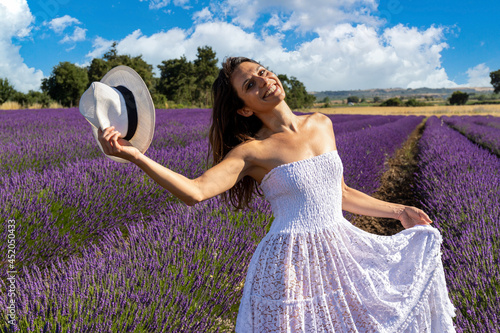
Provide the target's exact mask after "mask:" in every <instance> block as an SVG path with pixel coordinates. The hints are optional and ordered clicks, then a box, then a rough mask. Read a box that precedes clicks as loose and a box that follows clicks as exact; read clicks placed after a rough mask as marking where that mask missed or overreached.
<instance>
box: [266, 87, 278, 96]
mask: <svg viewBox="0 0 500 333" xmlns="http://www.w3.org/2000/svg"><path fill="white" fill-rule="evenodd" d="M275 90H276V86H275V85H272V86H271V87H269V89H268V90H267V91H266V94H265V95H264V97H267V96H269V95H270V94H272V93H273V92H274V91H275Z"/></svg>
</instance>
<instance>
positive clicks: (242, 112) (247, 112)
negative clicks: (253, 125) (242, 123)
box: [236, 106, 253, 117]
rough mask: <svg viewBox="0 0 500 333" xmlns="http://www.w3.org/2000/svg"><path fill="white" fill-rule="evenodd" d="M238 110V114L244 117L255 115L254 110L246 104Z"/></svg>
mask: <svg viewBox="0 0 500 333" xmlns="http://www.w3.org/2000/svg"><path fill="white" fill-rule="evenodd" d="M236 112H238V114H239V115H241V116H243V117H250V116H251V115H253V111H252V110H250V109H249V108H247V107H246V106H244V107H242V108H241V109H238V110H237V111H236Z"/></svg>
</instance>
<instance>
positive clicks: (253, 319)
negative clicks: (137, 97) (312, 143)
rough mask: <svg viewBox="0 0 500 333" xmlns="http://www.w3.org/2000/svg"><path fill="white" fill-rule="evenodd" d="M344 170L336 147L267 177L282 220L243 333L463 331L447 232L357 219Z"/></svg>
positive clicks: (265, 186)
mask: <svg viewBox="0 0 500 333" xmlns="http://www.w3.org/2000/svg"><path fill="white" fill-rule="evenodd" d="M342 174H343V167H342V161H341V159H340V156H339V155H338V152H337V151H336V150H334V151H330V152H327V153H324V154H321V155H318V156H314V157H312V158H308V159H304V160H300V161H296V162H292V163H287V164H283V165H280V166H278V167H276V168H274V169H272V170H271V171H269V173H268V174H266V176H265V177H264V178H263V180H262V182H261V184H260V187H261V189H262V190H263V192H264V195H265V198H266V200H268V201H269V202H270V204H271V208H272V211H273V215H274V221H273V223H272V225H271V228H270V230H269V232H268V233H267V234H266V236H265V237H264V238H263V239H262V240H261V242H260V243H259V245H258V247H257V249H256V251H255V253H254V255H253V257H252V260H251V261H250V264H249V267H248V272H247V276H246V280H245V286H244V289H243V297H242V299H241V303H240V308H239V313H238V318H237V322H236V332H237V333H245V332H266V333H272V332H387V333H388V332H454V331H455V330H454V327H453V322H452V317H453V316H454V312H455V308H454V307H453V305H452V303H451V302H450V300H449V297H448V290H447V288H446V282H445V279H444V271H443V266H442V261H441V251H440V246H441V242H442V237H441V234H440V232H439V231H438V230H437V229H436V228H434V227H432V226H422V225H419V226H415V227H413V228H410V229H406V230H403V231H401V232H399V233H398V234H396V235H393V236H380V235H374V234H371V233H368V232H365V231H364V230H361V229H359V228H357V227H355V226H353V225H352V224H351V223H350V222H349V221H347V220H346V219H345V218H344V217H343V215H342V187H341V179H342Z"/></svg>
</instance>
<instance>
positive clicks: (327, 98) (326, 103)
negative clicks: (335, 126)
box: [323, 96, 330, 108]
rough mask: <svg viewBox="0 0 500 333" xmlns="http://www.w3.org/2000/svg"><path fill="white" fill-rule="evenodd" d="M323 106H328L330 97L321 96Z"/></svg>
mask: <svg viewBox="0 0 500 333" xmlns="http://www.w3.org/2000/svg"><path fill="white" fill-rule="evenodd" d="M323 103H325V104H323V107H324V108H329V107H330V97H328V96H326V97H325V98H323Z"/></svg>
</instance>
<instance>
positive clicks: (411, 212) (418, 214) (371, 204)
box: [342, 177, 432, 229]
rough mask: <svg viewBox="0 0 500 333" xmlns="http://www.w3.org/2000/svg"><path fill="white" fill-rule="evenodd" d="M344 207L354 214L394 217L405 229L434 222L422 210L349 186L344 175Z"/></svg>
mask: <svg viewBox="0 0 500 333" xmlns="http://www.w3.org/2000/svg"><path fill="white" fill-rule="evenodd" d="M342 209H343V210H346V211H348V212H351V213H354V214H360V215H368V216H374V217H386V218H393V219H396V220H399V221H401V224H402V225H403V227H404V228H405V229H408V228H411V227H413V226H415V225H417V224H423V225H426V224H430V223H432V221H431V219H430V218H429V216H427V214H426V213H424V212H423V211H422V210H420V209H418V208H415V207H411V206H405V205H400V204H395V203H390V202H386V201H382V200H379V199H375V198H374V197H371V196H369V195H367V194H365V193H363V192H360V191H358V190H355V189H353V188H350V187H348V186H347V185H346V184H345V183H344V177H342Z"/></svg>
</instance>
